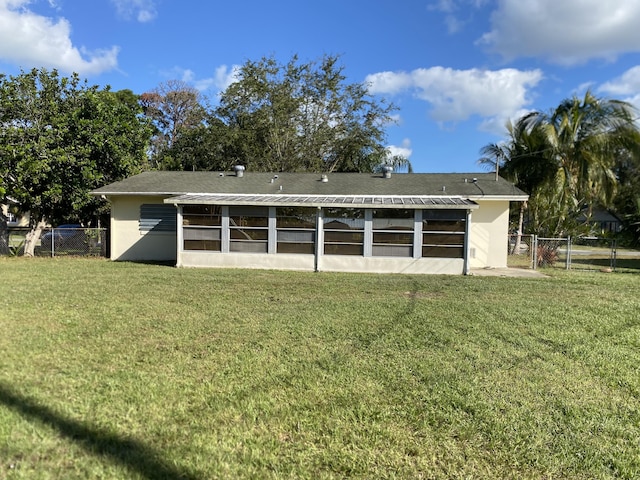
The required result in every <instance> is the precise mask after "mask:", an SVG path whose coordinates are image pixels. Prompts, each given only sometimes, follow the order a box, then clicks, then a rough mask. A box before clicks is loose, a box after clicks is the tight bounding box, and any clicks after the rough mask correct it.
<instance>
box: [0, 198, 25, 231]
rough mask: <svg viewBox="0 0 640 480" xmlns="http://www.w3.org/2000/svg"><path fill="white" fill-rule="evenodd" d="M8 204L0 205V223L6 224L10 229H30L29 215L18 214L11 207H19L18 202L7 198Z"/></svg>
mask: <svg viewBox="0 0 640 480" xmlns="http://www.w3.org/2000/svg"><path fill="white" fill-rule="evenodd" d="M7 202H8V203H3V204H0V222H3V221H4V222H6V224H7V226H8V227H28V226H29V213H28V212H27V213H21V214H19V213H16V212H15V211H14V210H13V209H12V208H11V205H17V204H18V202H16V201H15V200H12V199H11V198H7Z"/></svg>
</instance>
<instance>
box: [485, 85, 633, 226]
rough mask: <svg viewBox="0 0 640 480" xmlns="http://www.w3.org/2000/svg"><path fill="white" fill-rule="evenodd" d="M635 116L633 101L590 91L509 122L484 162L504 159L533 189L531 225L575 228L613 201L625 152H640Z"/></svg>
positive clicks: (514, 176)
mask: <svg viewBox="0 0 640 480" xmlns="http://www.w3.org/2000/svg"><path fill="white" fill-rule="evenodd" d="M635 116H636V115H635V111H634V109H633V107H632V106H631V105H630V104H628V103H626V102H622V101H619V100H609V99H602V98H597V97H595V96H594V95H593V94H592V93H591V92H587V93H586V94H585V96H584V97H583V98H582V99H580V98H577V97H573V98H571V99H567V100H564V101H563V102H561V103H560V105H559V106H558V107H557V108H555V109H553V110H552V111H550V112H532V113H529V114H527V115H525V116H524V117H522V118H521V119H519V120H518V121H517V122H516V124H515V125H514V126H510V127H509V136H508V138H507V141H506V142H505V144H504V145H503V146H502V147H501V148H500V149H499V150H497V151H495V152H494V151H493V150H492V148H493V147H492V146H491V145H489V146H487V147H484V149H483V150H481V153H483V154H484V156H483V158H482V159H481V160H480V162H481V163H482V164H485V165H487V164H488V165H491V162H492V161H495V162H498V163H499V164H502V173H503V174H504V176H505V177H507V178H509V179H511V180H513V181H514V182H515V183H516V185H517V186H519V187H520V188H522V189H523V190H524V191H526V192H527V193H529V194H530V199H529V202H528V203H529V214H530V221H529V227H530V229H531V231H533V232H535V233H538V234H542V235H549V236H556V235H566V234H571V233H575V232H578V231H580V228H581V225H580V223H582V224H583V225H584V224H586V223H588V222H589V220H590V216H591V214H592V212H593V209H594V208H596V207H610V206H612V204H613V200H614V198H615V194H616V191H617V185H618V178H617V176H616V173H615V168H616V165H617V162H618V160H619V158H620V156H621V155H628V156H631V157H637V154H638V146H639V142H640V134H639V132H638V128H637V126H636V124H635ZM581 218H582V220H580V219H581Z"/></svg>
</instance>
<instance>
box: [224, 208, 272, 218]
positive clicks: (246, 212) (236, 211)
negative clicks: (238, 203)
mask: <svg viewBox="0 0 640 480" xmlns="http://www.w3.org/2000/svg"><path fill="white" fill-rule="evenodd" d="M229 215H230V216H232V217H236V216H237V217H245V216H246V217H268V216H269V207H229Z"/></svg>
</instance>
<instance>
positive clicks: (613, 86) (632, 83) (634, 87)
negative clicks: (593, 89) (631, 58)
mask: <svg viewBox="0 0 640 480" xmlns="http://www.w3.org/2000/svg"><path fill="white" fill-rule="evenodd" d="M598 91H600V92H605V93H608V94H609V95H637V94H639V93H640V65H638V66H635V67H633V68H630V69H629V70H627V71H626V72H624V73H623V74H622V75H621V76H619V77H618V78H616V79H614V80H611V81H609V82H606V83H604V84H602V85H601V86H600V87H598Z"/></svg>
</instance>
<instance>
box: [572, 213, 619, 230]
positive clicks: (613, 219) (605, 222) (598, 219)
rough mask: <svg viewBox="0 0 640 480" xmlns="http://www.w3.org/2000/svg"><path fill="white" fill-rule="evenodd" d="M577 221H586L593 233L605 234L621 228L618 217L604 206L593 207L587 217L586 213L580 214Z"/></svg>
mask: <svg viewBox="0 0 640 480" xmlns="http://www.w3.org/2000/svg"><path fill="white" fill-rule="evenodd" d="M578 221H579V222H582V223H588V224H589V227H590V229H591V233H592V234H593V235H607V234H611V233H618V232H619V231H620V230H622V222H621V221H620V219H619V218H618V217H617V216H616V215H614V214H613V213H611V212H610V211H608V210H606V209H604V208H599V207H596V208H594V209H593V212H592V213H591V216H590V217H589V218H587V215H585V214H581V215H580V216H579V217H578Z"/></svg>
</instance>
